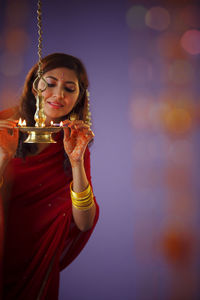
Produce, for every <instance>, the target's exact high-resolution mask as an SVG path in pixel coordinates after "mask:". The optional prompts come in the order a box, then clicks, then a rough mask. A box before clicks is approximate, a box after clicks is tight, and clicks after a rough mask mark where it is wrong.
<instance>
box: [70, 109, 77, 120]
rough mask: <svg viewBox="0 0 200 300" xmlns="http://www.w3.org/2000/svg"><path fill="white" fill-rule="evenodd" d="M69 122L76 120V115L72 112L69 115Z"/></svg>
mask: <svg viewBox="0 0 200 300" xmlns="http://www.w3.org/2000/svg"><path fill="white" fill-rule="evenodd" d="M69 120H70V121H75V120H78V114H76V113H74V112H73V111H72V112H71V113H70V115H69Z"/></svg>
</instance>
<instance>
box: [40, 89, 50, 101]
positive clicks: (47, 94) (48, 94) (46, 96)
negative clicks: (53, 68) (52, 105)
mask: <svg viewBox="0 0 200 300" xmlns="http://www.w3.org/2000/svg"><path fill="white" fill-rule="evenodd" d="M42 96H43V97H44V99H47V98H49V97H50V96H51V93H50V92H49V91H47V90H46V91H44V92H43V93H42Z"/></svg>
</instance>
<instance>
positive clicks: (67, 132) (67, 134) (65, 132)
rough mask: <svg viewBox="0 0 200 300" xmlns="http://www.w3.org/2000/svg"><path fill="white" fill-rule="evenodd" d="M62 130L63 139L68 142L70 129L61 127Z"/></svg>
mask: <svg viewBox="0 0 200 300" xmlns="http://www.w3.org/2000/svg"><path fill="white" fill-rule="evenodd" d="M63 130H64V139H65V140H66V141H68V140H69V138H70V129H69V128H67V127H63Z"/></svg>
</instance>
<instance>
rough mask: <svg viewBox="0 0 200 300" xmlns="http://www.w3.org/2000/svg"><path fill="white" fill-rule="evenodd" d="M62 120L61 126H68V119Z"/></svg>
mask: <svg viewBox="0 0 200 300" xmlns="http://www.w3.org/2000/svg"><path fill="white" fill-rule="evenodd" d="M62 122H63V126H68V125H69V124H70V123H71V121H70V120H64V121H62Z"/></svg>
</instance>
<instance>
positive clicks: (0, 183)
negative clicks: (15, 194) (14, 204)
mask: <svg viewBox="0 0 200 300" xmlns="http://www.w3.org/2000/svg"><path fill="white" fill-rule="evenodd" d="M2 185H3V176H1V181H0V188H1V187H2Z"/></svg>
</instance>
